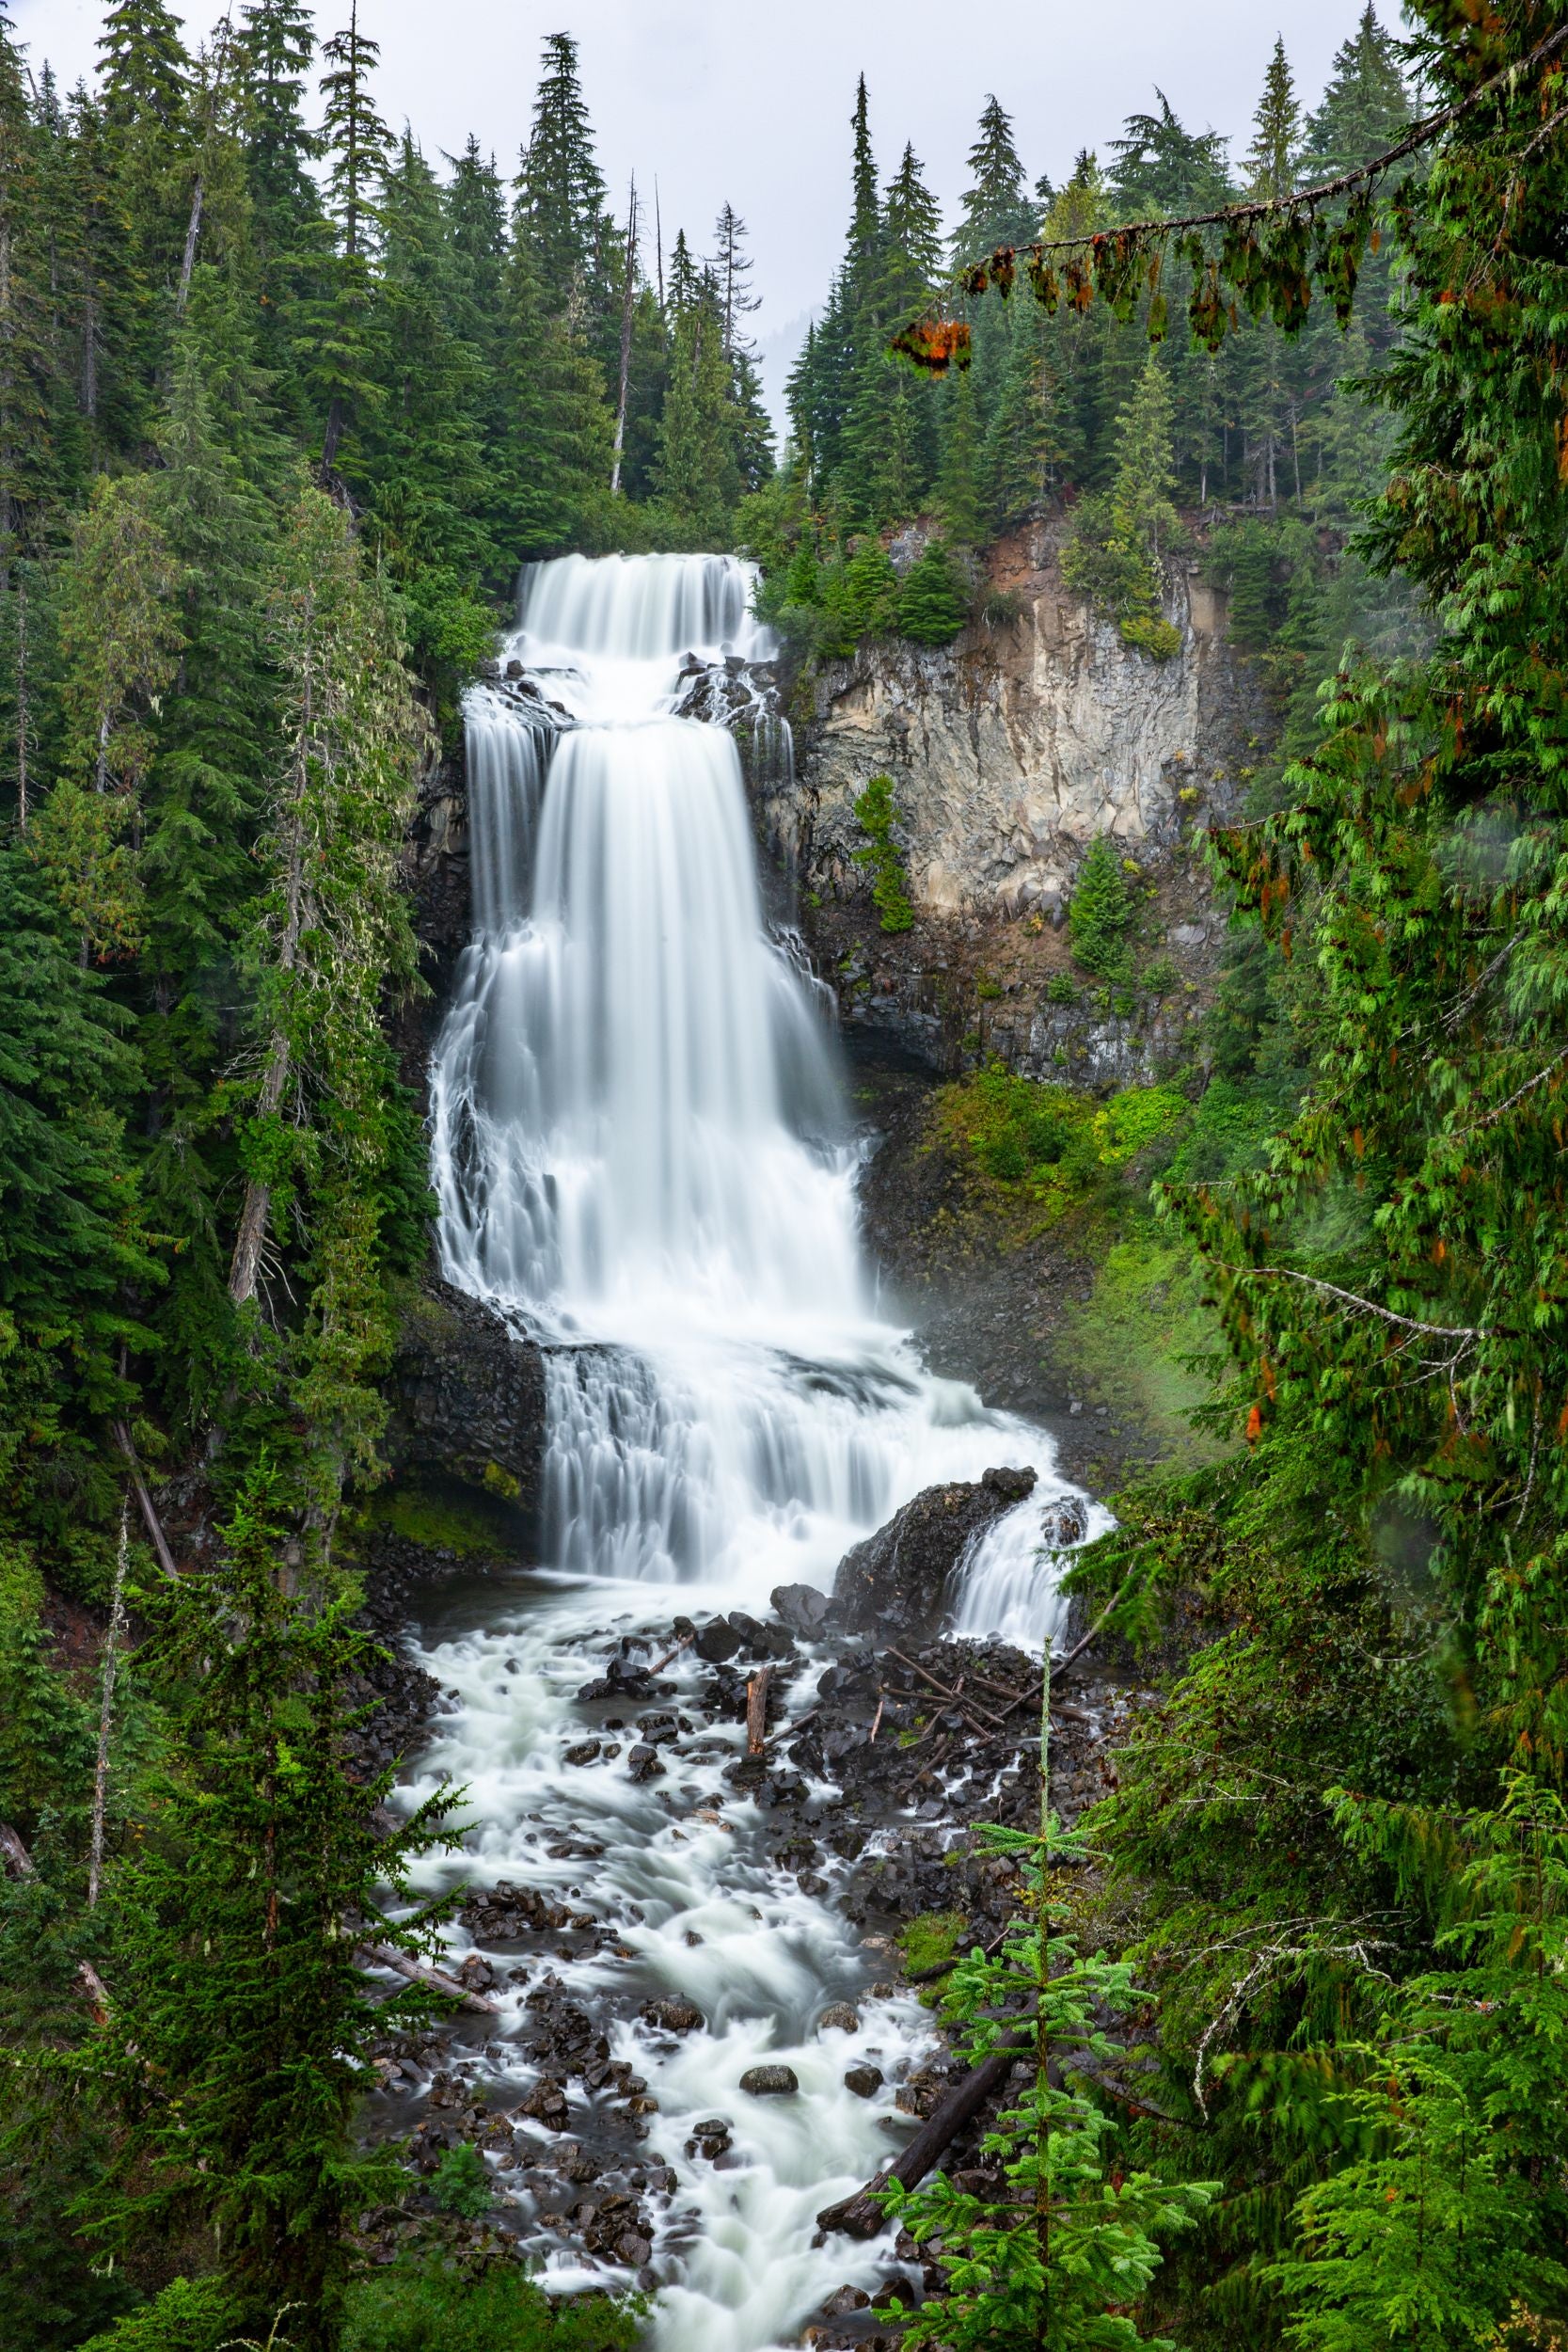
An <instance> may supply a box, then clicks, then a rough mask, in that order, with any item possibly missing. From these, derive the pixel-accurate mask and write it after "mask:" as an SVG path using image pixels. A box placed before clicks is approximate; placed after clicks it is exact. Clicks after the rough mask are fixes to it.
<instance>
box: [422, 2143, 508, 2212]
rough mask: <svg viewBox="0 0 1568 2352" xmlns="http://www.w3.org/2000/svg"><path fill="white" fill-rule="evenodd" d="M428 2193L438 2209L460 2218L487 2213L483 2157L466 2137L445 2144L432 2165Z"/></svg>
mask: <svg viewBox="0 0 1568 2352" xmlns="http://www.w3.org/2000/svg"><path fill="white" fill-rule="evenodd" d="M430 2193H431V2195H432V2197H433V2198H434V2199H435V2200H436V2207H437V2210H438V2211H440V2212H441V2213H454V2214H456V2215H458V2216H459V2217H460V2218H461V2219H462V2220H464V2221H477V2220H478V2219H479V2217H480V2215H481V2214H482V2213H488V2212H489V2210H490V2201H491V2197H492V2194H493V2192H492V2190H491V2186H490V2174H489V2171H488V2169H487V2168H486V2166H485V2162H484V2158H483V2156H482V2155H481V2154H480V2153H479V2150H478V2149H477V2148H476V2147H474V2146H473V2144H472V2143H471V2141H469V2140H466V2139H465V2140H461V2141H460V2142H459V2143H458V2145H457V2146H456V2147H455V2148H449V2149H448V2150H447V2153H446V2154H445V2155H444V2156H443V2157H442V2158H441V2161H440V2163H439V2164H438V2165H437V2166H436V2177H435V2179H434V2180H433V2181H432V2182H431V2185H430Z"/></svg>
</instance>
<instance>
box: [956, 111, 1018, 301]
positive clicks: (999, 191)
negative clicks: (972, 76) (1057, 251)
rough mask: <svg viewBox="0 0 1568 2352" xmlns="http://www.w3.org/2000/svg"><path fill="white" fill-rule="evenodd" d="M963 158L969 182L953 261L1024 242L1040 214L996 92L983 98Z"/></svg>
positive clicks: (973, 257) (963, 198) (1010, 126)
mask: <svg viewBox="0 0 1568 2352" xmlns="http://www.w3.org/2000/svg"><path fill="white" fill-rule="evenodd" d="M966 160H967V162H968V166H969V171H970V177H971V182H972V184H971V185H970V186H969V187H967V188H966V189H965V190H964V192H963V197H962V199H961V200H962V205H963V210H962V212H961V213H960V214H959V215H958V228H957V229H956V230H955V231H954V233H953V259H954V262H955V263H956V264H957V263H960V262H973V261H975V260H977V259H978V258H979V257H980V256H981V255H983V254H986V253H990V252H991V251H992V250H993V249H994V248H995V247H996V246H999V245H1013V246H1018V245H1026V244H1027V243H1028V242H1029V239H1030V238H1031V237H1032V236H1034V234H1035V232H1036V229H1037V223H1038V218H1039V215H1038V213H1037V210H1036V207H1035V206H1034V204H1032V203H1031V201H1030V199H1029V184H1028V181H1027V179H1026V177H1025V175H1024V169H1023V161H1022V157H1021V156H1020V154H1019V151H1018V149H1017V147H1016V146H1015V145H1014V143H1013V125H1012V119H1011V117H1010V116H1009V115H1008V114H1007V113H1006V111H1005V109H1004V108H1003V107H1002V105H1001V104H1000V103H998V101H997V100H996V98H994V97H990V98H988V99H987V101H986V103H985V108H984V111H983V112H982V114H981V116H980V123H979V128H978V130H977V131H976V133H975V136H974V146H973V147H972V148H971V149H970V151H969V154H968V157H967V159H966Z"/></svg>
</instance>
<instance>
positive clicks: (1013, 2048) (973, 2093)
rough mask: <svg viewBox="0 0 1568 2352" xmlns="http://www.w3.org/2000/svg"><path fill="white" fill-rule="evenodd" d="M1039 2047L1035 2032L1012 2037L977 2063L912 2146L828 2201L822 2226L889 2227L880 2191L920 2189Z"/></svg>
mask: <svg viewBox="0 0 1568 2352" xmlns="http://www.w3.org/2000/svg"><path fill="white" fill-rule="evenodd" d="M1034 2046H1035V2038H1034V2035H1033V2033H1021V2034H1016V2035H1009V2036H1008V2038H1007V2040H1006V2042H1004V2043H1003V2044H1002V2046H1001V2048H1000V2049H997V2050H993V2051H992V2052H991V2054H990V2058H982V2059H981V2061H980V2063H979V2065H978V2066H976V2067H973V2068H972V2069H971V2071H970V2072H969V2073H968V2074H966V2075H965V2076H964V2078H963V2081H962V2082H961V2083H959V2084H958V2086H957V2088H956V2089H955V2090H950V2091H949V2092H948V2094H947V2096H946V2098H945V2099H944V2100H943V2101H942V2105H941V2106H940V2107H938V2109H937V2111H936V2113H935V2114H934V2115H933V2116H931V2117H930V2118H929V2120H928V2121H927V2122H925V2123H923V2124H922V2125H921V2127H920V2129H919V2131H917V2132H916V2134H915V2136H914V2137H913V2138H912V2139H911V2142H910V2144H909V2146H908V2147H907V2148H905V2149H903V2150H902V2151H901V2152H900V2153H899V2154H898V2155H896V2156H895V2158H894V2160H893V2162H892V2163H891V2164H890V2165H888V2166H887V2167H886V2168H885V2169H884V2170H882V2171H880V2172H879V2173H878V2174H877V2176H876V2178H875V2179H874V2180H870V2181H867V2183H866V2185H865V2186H864V2187H863V2188H861V2189H857V2190H856V2191H855V2194H854V2195H853V2197H845V2198H841V2199H840V2201H839V2202H838V2203H837V2204H836V2205H824V2206H823V2208H822V2211H821V2212H820V2213H819V2214H818V2215H817V2217H816V2226H817V2228H818V2229H819V2230H828V2231H835V2230H836V2231H838V2232H839V2233H841V2234H842V2235H844V2236H846V2237H875V2236H876V2234H877V2233H878V2231H879V2230H880V2229H883V2228H885V2226H886V2223H887V2216H886V2214H885V2213H884V2212H883V2211H882V2209H881V2206H880V2205H879V2204H878V2202H877V2195H878V2192H879V2190H880V2189H884V2188H888V2187H891V2185H893V2183H894V2182H895V2181H896V2182H897V2183H898V2184H899V2185H900V2187H902V2188H917V2187H918V2186H919V2185H920V2183H921V2182H922V2181H923V2180H924V2179H925V2178H926V2175H927V2172H929V2171H930V2170H931V2169H932V2167H933V2166H934V2165H935V2163H936V2161H937V2158H938V2157H939V2156H940V2155H941V2154H942V2152H943V2151H944V2150H945V2149H946V2148H947V2147H948V2146H949V2145H950V2143H951V2142H952V2141H953V2140H955V2139H957V2137H958V2134H959V2133H960V2132H961V2131H962V2130H963V2127H964V2125H965V2124H966V2123H968V2122H972V2121H973V2119H974V2117H975V2116H976V2115H978V2114H979V2112H980V2109H981V2108H982V2107H983V2106H985V2104H986V2101H987V2100H988V2099H989V2098H990V2095H991V2092H992V2091H993V2090H1000V2089H1001V2087H1002V2085H1003V2084H1004V2083H1005V2082H1006V2079H1007V2076H1008V2075H1009V2074H1011V2073H1012V2071H1013V2068H1014V2066H1015V2065H1016V2064H1017V2062H1018V2060H1019V2059H1020V2058H1022V2057H1023V2056H1025V2055H1026V2054H1027V2053H1028V2052H1029V2051H1030V2050H1032V2049H1033V2048H1034Z"/></svg>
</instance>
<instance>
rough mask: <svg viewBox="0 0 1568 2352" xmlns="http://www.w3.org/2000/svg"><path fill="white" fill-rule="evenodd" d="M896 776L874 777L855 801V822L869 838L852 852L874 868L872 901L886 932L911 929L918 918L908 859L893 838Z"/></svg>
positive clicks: (895, 812)
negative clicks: (915, 910)
mask: <svg viewBox="0 0 1568 2352" xmlns="http://www.w3.org/2000/svg"><path fill="white" fill-rule="evenodd" d="M896 815H897V811H896V809H895V807H894V804H893V778H892V777H891V776H873V777H872V779H871V781H870V783H869V784H868V785H867V786H866V787H865V790H864V791H863V793H861V794H860V796H859V798H858V799H857V800H856V802H855V821H856V822H857V824H858V825H859V826H860V828H861V830H862V832H863V834H865V836H866V839H865V843H864V846H863V848H861V849H859V850H854V851H853V852H852V854H853V857H854V861H855V864H856V865H857V866H868V867H869V868H870V872H871V903H872V905H873V906H874V907H875V908H876V910H877V912H878V914H879V915H880V917H881V922H882V929H883V930H884V931H907V930H909V928H910V926H911V923H912V922H913V921H914V906H913V903H912V901H911V898H910V892H909V880H908V877H907V875H906V874H905V871H904V860H903V858H902V856H901V855H900V853H899V850H898V845H897V843H896V842H895V840H894V838H893V825H894V819H895V816H896Z"/></svg>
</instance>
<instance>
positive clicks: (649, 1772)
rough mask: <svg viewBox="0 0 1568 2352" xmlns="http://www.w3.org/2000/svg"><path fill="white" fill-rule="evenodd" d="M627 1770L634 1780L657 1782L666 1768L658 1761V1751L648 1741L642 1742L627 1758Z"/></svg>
mask: <svg viewBox="0 0 1568 2352" xmlns="http://www.w3.org/2000/svg"><path fill="white" fill-rule="evenodd" d="M626 1770H627V1772H629V1773H630V1774H631V1776H632V1778H633V1780H657V1778H658V1777H659V1775H660V1773H661V1772H663V1770H664V1767H663V1765H662V1764H661V1763H660V1762H659V1760H658V1750H657V1748H656V1747H651V1746H650V1745H649V1743H648V1741H647V1740H639V1741H638V1743H637V1745H636V1747H634V1748H633V1749H632V1750H631V1752H630V1754H629V1755H628V1756H627V1757H626Z"/></svg>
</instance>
